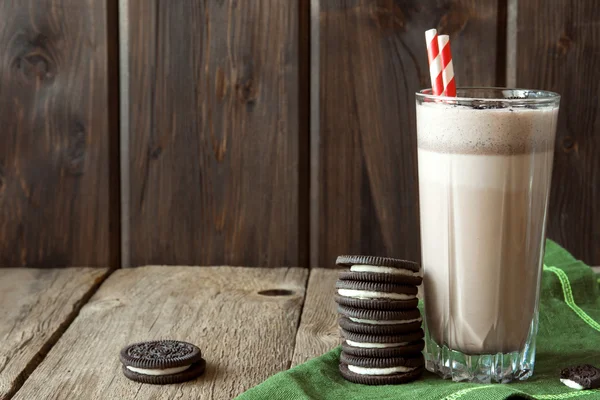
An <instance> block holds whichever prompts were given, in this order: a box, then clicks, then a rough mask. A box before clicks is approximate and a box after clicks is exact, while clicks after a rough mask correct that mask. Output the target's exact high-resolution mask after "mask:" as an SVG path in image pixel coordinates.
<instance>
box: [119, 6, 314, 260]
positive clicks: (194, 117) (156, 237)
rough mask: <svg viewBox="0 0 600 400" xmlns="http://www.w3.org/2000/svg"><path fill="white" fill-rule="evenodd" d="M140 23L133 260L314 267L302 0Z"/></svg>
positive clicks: (147, 13)
mask: <svg viewBox="0 0 600 400" xmlns="http://www.w3.org/2000/svg"><path fill="white" fill-rule="evenodd" d="M129 15H130V18H129V27H130V29H129V32H126V33H125V34H127V35H128V36H129V48H130V54H131V59H130V60H129V68H130V74H129V76H130V86H129V94H130V98H129V104H130V118H129V126H130V136H131V161H130V171H131V173H130V180H131V207H130V208H131V217H130V218H131V237H132V238H135V240H132V241H131V245H132V248H131V262H132V264H133V265H143V264H179V265H190V264H191V265H195V264H202V265H248V266H257V265H258V266H272V265H292V266H304V265H305V264H306V259H307V243H306V242H307V241H308V235H307V229H308V228H307V227H308V224H307V223H306V222H305V220H307V217H306V215H305V214H307V210H308V208H307V207H308V203H307V201H303V202H302V204H300V202H299V197H302V198H304V197H307V196H308V195H307V194H303V193H300V187H305V186H307V182H304V183H303V182H301V179H300V178H299V177H300V175H301V172H300V171H299V169H300V168H299V166H300V165H301V164H300V154H299V153H300V151H301V150H302V149H303V148H305V147H306V144H307V143H308V134H307V132H303V133H302V138H300V132H299V126H300V125H301V124H300V121H299V117H298V116H299V98H304V97H305V96H304V95H303V94H302V93H300V91H299V57H298V53H299V43H300V42H299V37H298V35H299V34H298V32H299V22H298V21H299V20H300V17H299V15H302V13H300V14H299V1H280V0H264V1H232V0H226V1H223V0H202V1H177V2H168V1H158V0H152V1H148V0H130V1H129ZM304 47H306V46H303V48H304ZM303 101H304V100H303ZM305 125H306V123H305V122H303V123H302V126H305ZM301 142H302V143H301ZM303 157H307V155H303ZM302 165H303V164H302ZM304 175H307V174H302V176H304ZM303 179H304V180H307V179H308V176H306V177H305V178H303ZM300 220H301V221H300Z"/></svg>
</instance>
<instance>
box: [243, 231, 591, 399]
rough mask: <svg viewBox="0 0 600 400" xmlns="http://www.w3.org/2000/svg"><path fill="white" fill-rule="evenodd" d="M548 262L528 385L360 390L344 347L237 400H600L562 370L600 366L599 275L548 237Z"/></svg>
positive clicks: (430, 383) (428, 382)
mask: <svg viewBox="0 0 600 400" xmlns="http://www.w3.org/2000/svg"><path fill="white" fill-rule="evenodd" d="M544 261H545V265H544V272H543V277H542V293H541V304H540V325H539V333H538V340H537V357H536V363H535V370H534V374H533V376H532V377H531V378H529V379H528V380H526V381H524V382H515V383H511V384H492V385H481V384H471V383H455V382H451V381H447V380H443V379H441V378H439V377H438V376H437V375H434V374H432V373H430V372H427V371H426V372H424V374H423V377H422V378H421V379H420V380H418V381H415V382H412V383H409V384H404V385H389V386H365V385H359V384H355V383H351V382H348V381H346V380H344V379H343V378H342V377H341V375H340V374H339V372H338V360H339V355H340V348H339V347H338V348H336V349H334V350H332V351H330V352H328V353H325V354H324V355H322V356H320V357H317V358H314V359H312V360H309V361H307V362H306V363H304V364H302V365H298V366H297V367H295V368H292V369H290V370H289V371H284V372H280V373H278V374H277V375H274V376H272V377H271V378H269V379H268V380H266V381H265V382H263V383H262V384H260V385H258V386H256V387H254V388H252V389H250V390H248V391H247V392H245V393H243V394H241V395H240V396H239V397H238V399H239V400H252V399H261V400H262V399H271V400H277V399H282V400H283V399H285V400H293V399H324V400H327V399H345V400H346V399H347V400H352V399H378V400H381V399H395V400H396V399H418V400H427V399H436V400H437V399H446V400H457V399H460V400H468V399H479V400H496V399H508V398H510V399H519V398H524V399H570V398H582V399H600V390H583V391H578V390H574V389H570V388H568V387H567V386H565V385H563V384H562V383H561V382H560V381H559V374H560V370H561V369H562V368H564V367H567V366H570V365H575V364H582V363H590V364H594V365H596V366H599V367H600V325H599V324H598V323H597V322H596V321H600V295H599V294H600V293H599V288H598V276H596V275H595V274H594V273H593V271H592V270H591V269H590V268H589V267H588V266H587V265H585V264H584V263H582V262H580V261H577V260H575V259H574V258H573V256H571V255H570V254H569V253H568V252H567V251H566V250H564V249H563V248H562V247H560V246H559V245H557V244H556V243H554V242H552V241H550V240H548V241H547V243H546V255H545V258H544Z"/></svg>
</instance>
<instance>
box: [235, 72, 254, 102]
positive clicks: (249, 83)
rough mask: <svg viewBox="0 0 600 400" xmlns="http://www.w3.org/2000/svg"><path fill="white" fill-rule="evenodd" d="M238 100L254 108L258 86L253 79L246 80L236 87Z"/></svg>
mask: <svg viewBox="0 0 600 400" xmlns="http://www.w3.org/2000/svg"><path fill="white" fill-rule="evenodd" d="M236 90H237V94H238V98H239V99H240V101H241V102H242V103H246V104H247V105H249V106H253V105H254V104H255V103H256V85H255V84H254V80H253V79H252V78H248V79H245V80H244V81H242V82H239V83H238V84H237V85H236Z"/></svg>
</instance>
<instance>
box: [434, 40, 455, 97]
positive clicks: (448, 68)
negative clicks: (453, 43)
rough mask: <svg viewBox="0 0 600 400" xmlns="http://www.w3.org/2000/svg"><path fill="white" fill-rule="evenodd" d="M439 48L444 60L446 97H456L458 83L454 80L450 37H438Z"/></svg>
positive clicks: (443, 78)
mask: <svg viewBox="0 0 600 400" xmlns="http://www.w3.org/2000/svg"><path fill="white" fill-rule="evenodd" d="M438 47H439V52H440V56H441V59H442V80H443V82H444V91H443V93H442V94H443V95H444V96H451V97H456V81H455V80H454V67H453V66H452V52H451V51H450V37H449V36H448V35H438Z"/></svg>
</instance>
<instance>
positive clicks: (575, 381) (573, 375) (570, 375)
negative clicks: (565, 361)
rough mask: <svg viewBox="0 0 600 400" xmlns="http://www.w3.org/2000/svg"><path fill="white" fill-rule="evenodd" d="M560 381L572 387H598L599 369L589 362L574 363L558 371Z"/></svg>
mask: <svg viewBox="0 0 600 400" xmlns="http://www.w3.org/2000/svg"><path fill="white" fill-rule="evenodd" d="M560 381H561V382H562V383H564V384H565V385H567V386H568V387H570V388H572V389H578V390H583V389H597V388H600V369H598V368H596V367H594V366H593V365H590V364H583V365H576V366H573V367H569V368H565V369H563V370H562V371H560Z"/></svg>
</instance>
